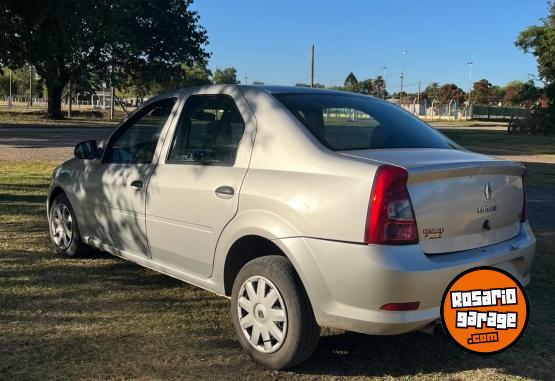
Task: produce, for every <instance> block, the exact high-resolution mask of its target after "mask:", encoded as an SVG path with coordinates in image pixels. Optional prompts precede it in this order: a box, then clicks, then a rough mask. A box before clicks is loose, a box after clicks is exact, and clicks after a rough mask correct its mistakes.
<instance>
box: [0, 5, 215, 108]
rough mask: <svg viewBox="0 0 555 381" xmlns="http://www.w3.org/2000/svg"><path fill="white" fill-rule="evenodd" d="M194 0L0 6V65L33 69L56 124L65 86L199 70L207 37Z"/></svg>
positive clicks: (163, 77) (164, 78)
mask: <svg viewBox="0 0 555 381" xmlns="http://www.w3.org/2000/svg"><path fill="white" fill-rule="evenodd" d="M190 4H191V0H119V1H116V2H112V1H100V2H93V3H91V2H90V1H88V0H28V1H20V0H4V1H2V3H0V65H2V66H3V65H7V66H9V67H13V68H15V67H23V66H24V65H26V64H30V65H32V66H33V67H34V68H35V69H36V72H37V73H38V74H39V75H40V77H41V78H43V79H44V81H45V84H46V87H47V89H48V116H49V117H51V118H61V117H62V114H61V95H62V91H63V89H64V87H65V86H66V84H67V83H68V82H69V81H70V80H72V81H73V80H74V79H77V78H84V76H83V73H87V75H88V76H91V77H94V76H96V77H97V78H98V79H100V80H102V81H106V82H108V83H110V84H113V85H118V84H121V83H123V81H128V82H129V81H131V82H135V83H140V82H141V81H151V80H160V81H167V80H168V78H172V77H174V76H177V75H179V71H180V70H181V64H186V65H193V64H194V63H196V62H204V61H206V59H207V58H208V56H209V55H208V54H207V53H206V52H205V50H204V46H205V45H206V42H207V36H206V31H205V29H204V28H202V27H201V26H199V25H198V20H199V17H198V14H197V13H196V12H195V11H191V10H190V9H189V6H190Z"/></svg>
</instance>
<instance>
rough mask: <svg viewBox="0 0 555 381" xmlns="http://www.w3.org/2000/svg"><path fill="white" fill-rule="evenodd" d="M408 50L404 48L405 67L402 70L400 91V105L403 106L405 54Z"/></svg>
mask: <svg viewBox="0 0 555 381" xmlns="http://www.w3.org/2000/svg"><path fill="white" fill-rule="evenodd" d="M406 54H407V50H403V67H402V70H401V91H400V92H399V106H401V107H402V104H403V80H404V79H405V55H406Z"/></svg>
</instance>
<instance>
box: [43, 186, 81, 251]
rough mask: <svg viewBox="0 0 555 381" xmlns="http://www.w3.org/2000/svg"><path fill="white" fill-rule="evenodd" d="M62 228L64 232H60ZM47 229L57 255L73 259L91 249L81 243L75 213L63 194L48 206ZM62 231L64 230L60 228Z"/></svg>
mask: <svg viewBox="0 0 555 381" xmlns="http://www.w3.org/2000/svg"><path fill="white" fill-rule="evenodd" d="M62 215H63V217H62ZM62 226H65V230H63V231H60V227H62ZM48 228H49V231H50V240H51V241H52V244H53V246H54V251H55V252H56V253H57V254H58V255H62V256H64V257H67V258H75V257H78V256H81V255H84V254H88V253H89V252H90V251H91V247H90V246H88V245H86V244H85V243H83V241H81V236H80V234H79V227H78V226H77V220H76V219H75V213H74V212H73V208H72V207H71V203H70V202H69V200H68V198H67V196H66V195H65V194H63V193H62V194H59V195H58V196H56V198H55V199H54V201H53V202H52V205H51V206H50V210H49V215H48ZM62 229H64V228H63V227H62ZM62 235H63V237H62Z"/></svg>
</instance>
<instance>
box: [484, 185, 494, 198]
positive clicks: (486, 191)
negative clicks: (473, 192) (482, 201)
mask: <svg viewBox="0 0 555 381" xmlns="http://www.w3.org/2000/svg"><path fill="white" fill-rule="evenodd" d="M491 192H493V191H492V189H491V184H490V183H489V181H488V182H487V183H486V185H485V186H484V196H486V200H489V199H490V198H491Z"/></svg>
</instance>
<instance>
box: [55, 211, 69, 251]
mask: <svg viewBox="0 0 555 381" xmlns="http://www.w3.org/2000/svg"><path fill="white" fill-rule="evenodd" d="M50 224H51V229H52V238H53V240H54V244H55V245H56V246H57V247H58V248H60V249H61V250H66V249H67V248H68V247H69V245H71V239H72V237H73V217H72V215H71V212H70V211H69V208H68V207H67V206H66V205H64V204H58V205H56V207H55V208H54V210H53V211H52V218H51V221H50Z"/></svg>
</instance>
